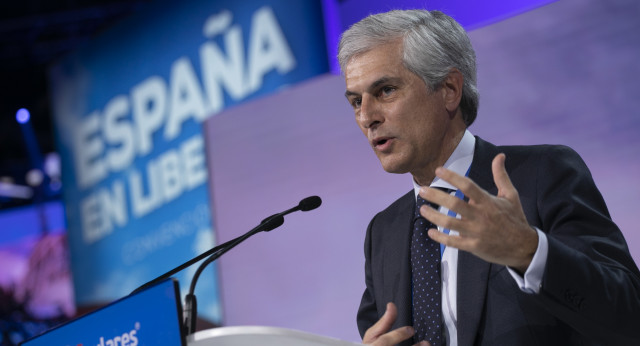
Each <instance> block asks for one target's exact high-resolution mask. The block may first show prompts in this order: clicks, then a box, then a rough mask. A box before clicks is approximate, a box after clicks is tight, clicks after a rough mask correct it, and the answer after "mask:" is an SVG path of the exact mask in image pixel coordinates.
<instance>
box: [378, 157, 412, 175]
mask: <svg viewBox="0 0 640 346" xmlns="http://www.w3.org/2000/svg"><path fill="white" fill-rule="evenodd" d="M380 163H381V164H382V169H384V170H385V172H387V173H394V174H404V173H408V172H409V170H408V169H407V168H406V167H404V166H403V165H399V164H397V163H395V162H384V161H382V160H381V161H380Z"/></svg>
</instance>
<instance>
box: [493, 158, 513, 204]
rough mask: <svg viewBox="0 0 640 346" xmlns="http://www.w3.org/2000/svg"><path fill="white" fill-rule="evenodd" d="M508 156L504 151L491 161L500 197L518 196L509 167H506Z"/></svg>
mask: <svg viewBox="0 0 640 346" xmlns="http://www.w3.org/2000/svg"><path fill="white" fill-rule="evenodd" d="M505 160H506V156H505V155H504V154H502V153H500V154H498V155H496V157H495V158H494V159H493V161H492V162H491V171H492V173H493V181H494V182H495V183H496V186H497V187H498V197H505V198H507V199H511V198H514V197H517V194H518V192H517V191H516V189H515V188H514V187H513V184H512V183H511V179H510V178H509V174H507V169H506V168H505V167H504V162H505Z"/></svg>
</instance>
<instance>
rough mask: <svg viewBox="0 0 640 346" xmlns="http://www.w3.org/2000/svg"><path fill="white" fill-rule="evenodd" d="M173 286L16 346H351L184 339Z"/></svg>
mask: <svg viewBox="0 0 640 346" xmlns="http://www.w3.org/2000/svg"><path fill="white" fill-rule="evenodd" d="M182 320H183V319H182V304H181V303H180V290H179V288H178V282H177V281H176V280H174V279H167V280H165V281H163V282H160V283H159V284H157V285H154V286H151V287H149V288H146V289H144V290H142V291H140V292H136V293H135V294H131V295H129V296H126V297H124V298H122V299H119V300H117V301H115V302H113V303H111V304H109V305H107V306H105V307H103V308H101V309H99V310H97V311H94V312H91V313H89V314H87V315H84V316H81V317H79V318H77V319H75V320H73V321H70V322H68V323H65V324H63V325H61V326H58V327H56V328H54V329H51V330H49V331H47V332H45V333H44V334H42V335H39V336H37V337H35V338H32V339H29V340H27V341H25V342H24V343H22V345H25V346H56V345H61V346H65V345H78V346H93V345H97V346H143V345H152V346H185V345H186V346H209V345H215V346H244V345H247V346H248V345H261V346H271V345H273V346H276V345H277V346H281V345H295V346H350V345H351V346H352V345H358V344H355V343H351V342H347V341H342V340H338V339H333V338H329V337H325V336H320V335H314V334H310V333H305V332H301V331H297V330H291V329H285V328H275V327H250V326H248V327H222V328H214V329H208V330H203V331H200V332H197V333H194V334H192V335H189V336H185V335H184V334H185V328H184V327H183V325H182Z"/></svg>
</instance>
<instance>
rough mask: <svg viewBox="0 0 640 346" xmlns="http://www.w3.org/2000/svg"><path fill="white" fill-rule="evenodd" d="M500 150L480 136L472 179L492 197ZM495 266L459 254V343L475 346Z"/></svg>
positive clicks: (471, 173) (477, 141) (468, 255)
mask: <svg viewBox="0 0 640 346" xmlns="http://www.w3.org/2000/svg"><path fill="white" fill-rule="evenodd" d="M497 154H498V149H497V147H495V146H493V145H491V144H489V143H487V142H485V141H483V140H482V139H480V138H478V137H476V147H475V153H474V156H473V162H472V163H471V169H470V171H469V178H471V180H473V181H474V182H475V183H476V184H478V185H479V186H480V187H481V188H483V189H485V190H486V191H488V192H489V193H491V194H495V193H496V192H497V188H496V186H495V184H494V182H493V176H492V173H491V161H492V160H493V158H494V157H495V155H497ZM490 272H491V264H490V263H488V262H486V261H483V260H481V259H480V258H478V257H476V256H474V255H472V254H471V253H468V252H466V251H459V252H458V286H457V290H458V293H457V309H458V344H459V345H473V344H474V343H475V340H476V336H477V334H478V329H479V326H480V323H481V322H482V315H483V310H484V305H485V298H486V292H487V283H488V280H489V273H490Z"/></svg>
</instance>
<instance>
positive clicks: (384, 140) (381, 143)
mask: <svg viewBox="0 0 640 346" xmlns="http://www.w3.org/2000/svg"><path fill="white" fill-rule="evenodd" d="M385 143H387V139H386V138H382V139H378V140H376V141H375V145H376V146H378V145H384V144H385Z"/></svg>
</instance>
